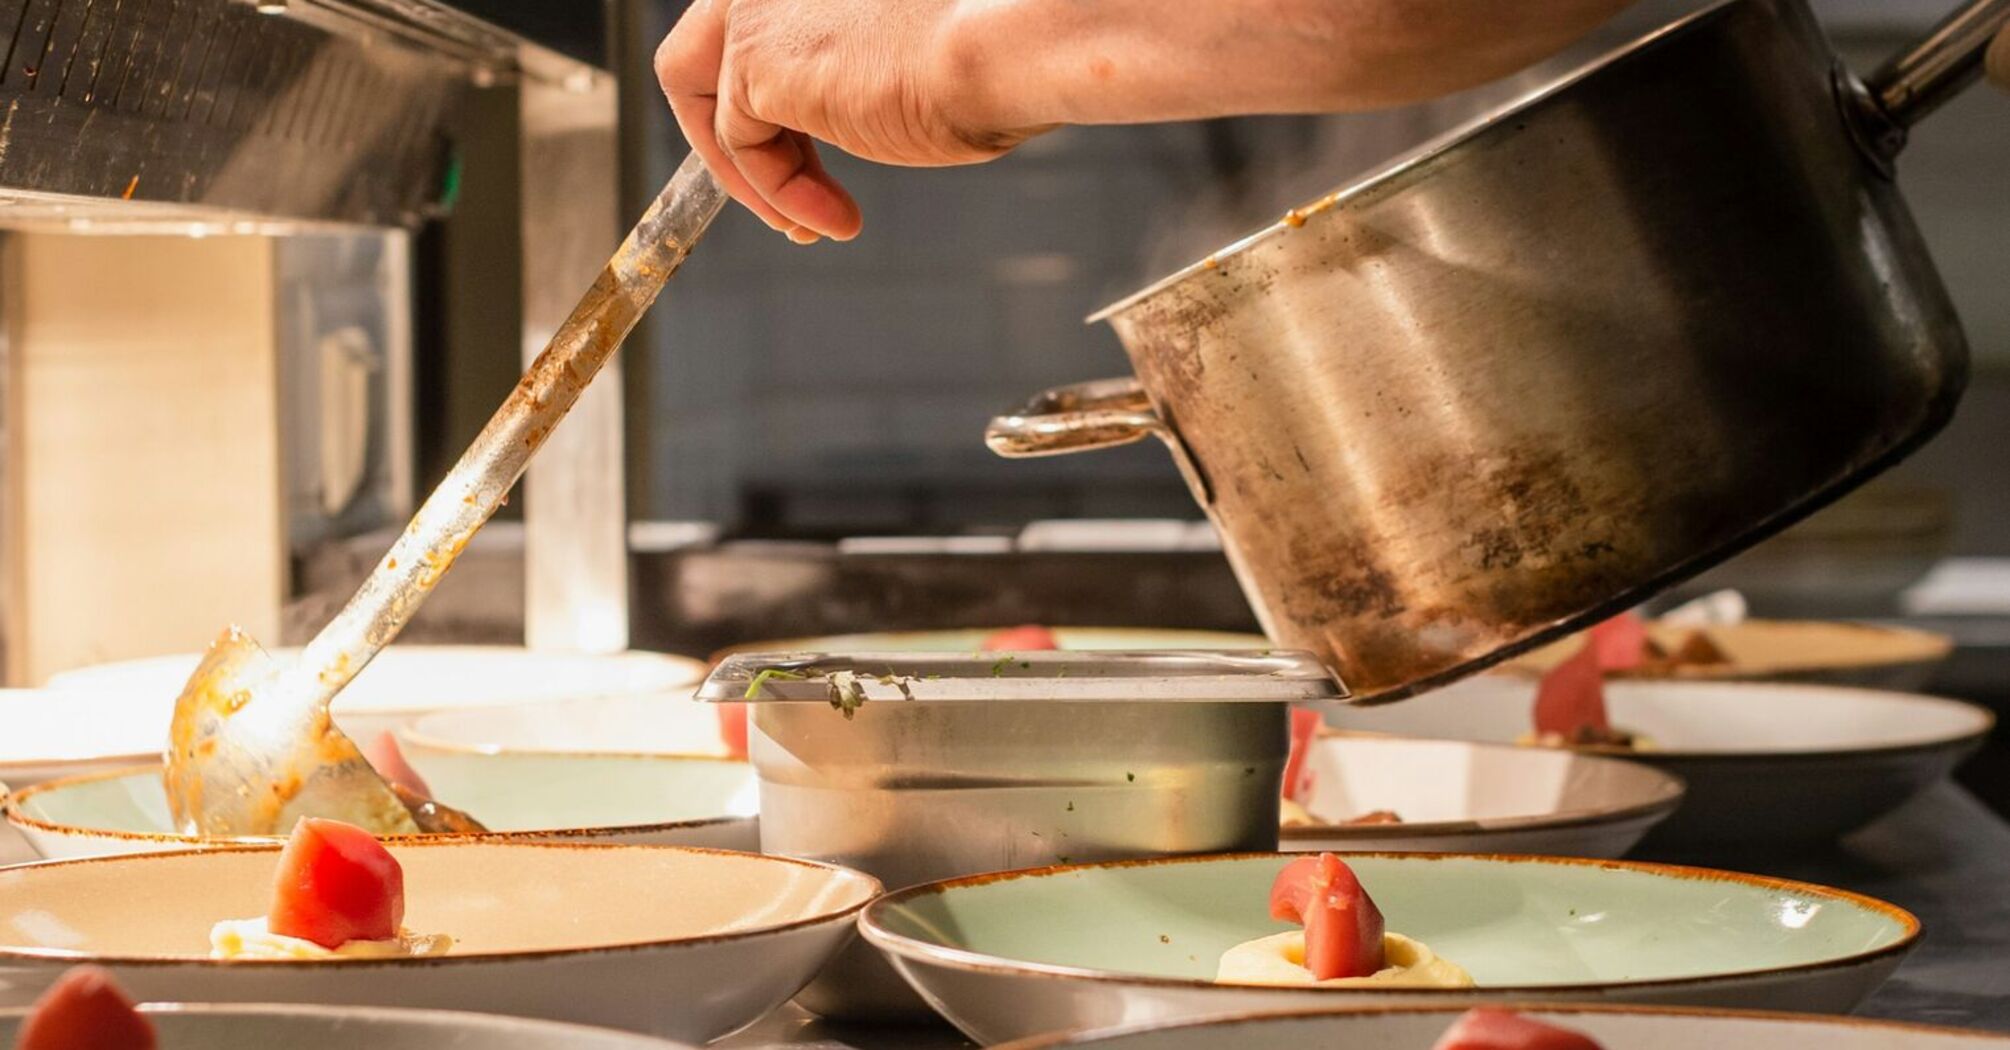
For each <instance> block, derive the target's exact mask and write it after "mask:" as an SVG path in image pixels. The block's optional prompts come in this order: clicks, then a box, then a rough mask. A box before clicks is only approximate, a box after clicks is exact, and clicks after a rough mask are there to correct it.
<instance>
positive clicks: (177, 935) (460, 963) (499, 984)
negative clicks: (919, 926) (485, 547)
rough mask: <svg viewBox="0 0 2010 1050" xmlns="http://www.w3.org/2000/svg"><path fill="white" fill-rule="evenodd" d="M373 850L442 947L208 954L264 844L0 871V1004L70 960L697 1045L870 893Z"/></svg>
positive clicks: (593, 856)
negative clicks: (397, 874)
mask: <svg viewBox="0 0 2010 1050" xmlns="http://www.w3.org/2000/svg"><path fill="white" fill-rule="evenodd" d="M389 854H390V855H391V856H392V857H394V858H395V859H396V861H397V863H398V865H399V867H400V870H401V873H402V875H401V879H402V885H403V889H404V896H405V901H406V906H405V909H404V913H403V916H402V917H401V919H400V920H399V921H398V922H397V925H398V926H399V927H401V928H404V929H408V930H410V931H412V932H413V933H414V934H417V935H445V936H447V937H449V938H451V941H452V943H451V945H449V946H448V947H447V949H446V950H445V952H444V954H433V955H397V956H394V957H388V958H383V957H379V958H352V957H334V958H319V959H299V958H285V959H259V958H242V957H235V958H228V959H219V958H213V957H212V956H211V952H212V950H213V946H212V940H211V935H212V932H213V931H214V930H215V929H216V927H217V924H218V923H222V922H241V921H243V920H246V919H250V918H253V917H259V916H268V917H269V916H270V914H271V913H272V910H273V904H274V900H275V895H274V894H275V891H274V873H275V870H277V868H278V866H279V862H280V858H281V851H280V850H279V849H278V848H277V847H266V848H233V849H223V850H213V851H207V852H184V853H156V854H146V855H136V856H124V857H106V858H97V859H91V860H81V861H61V862H52V863H47V864H38V865H30V866H27V867H21V868H13V869H7V870H4V871H0V1006H25V1005H27V1003H28V1002H29V1001H30V1000H31V999H32V998H33V997H34V996H36V995H38V994H39V993H40V992H41V990H42V989H43V988H45V987H46V986H47V985H48V984H50V983H51V982H53V981H54V980H55V979H56V978H57V977H58V976H59V975H60V973H61V972H62V971H63V970H64V969H66V968H68V967H69V966H72V965H75V964H77V963H82V962H88V963H95V964H98V965H101V966H103V967H105V968H106V969H108V970H109V971H111V972H112V974H113V975H114V976H115V977H116V978H117V980H118V981H119V982H120V983H121V984H122V985H123V986H124V987H125V988H126V989H127V990H128V991H129V992H130V993H131V994H132V996H133V997H134V998H136V999H139V1000H141V1001H167V1002H298V1003H350V1004H363V1005H371V1006H397V1007H430V1008H440V1009H455V1010H474V1011H480V1012H487V1013H497V1014H507V1015H514V1016H522V1017H537V1018H545V1019H551V1020H561V1021H571V1022H578V1023H588V1024H601V1025H608V1026H611V1027H616V1028H622V1029H627V1030H631V1031H639V1032H646V1033H650V1034H654V1035H659V1036H663V1037H666V1038H671V1039H679V1040H684V1041H688V1042H704V1041H707V1040H710V1039H713V1038H716V1037H718V1036H721V1035H724V1034H726V1033H728V1032H731V1031H734V1030H736V1029H738V1028H741V1027H743V1026H745V1025H747V1024H749V1023H751V1022H752V1021H754V1020H755V1019H757V1018H759V1017H760V1016H762V1015H764V1014H766V1013H767V1012H768V1011H770V1010H772V1009H774V1008H775V1007H776V1006H779V1005H780V1004H781V1003H783V1002H784V1001H786V1000H787V999H788V998H789V997H790V996H792V995H794V994H795V992H796V990H797V989H799V988H801V987H802V986H803V984H804V983H806V982H807V981H808V980H809V979H810V977H811V975H813V974H814V973H815V972H816V971H817V970H818V969H819V968H820V967H821V966H822V965H823V964H824V962H825V960H827V959H828V958H829V957H830V956H831V955H832V954H833V953H835V952H836V951H837V950H838V948H839V947H841V946H842V945H843V944H844V943H845V942H846V941H847V940H848V939H849V938H850V937H851V935H852V926H853V921H854V919H855V917H856V915H857V913H858V911H859V909H861V908H862V907H863V906H864V905H865V904H866V903H867V902H868V901H869V900H871V899H872V898H873V897H874V896H875V895H876V894H877V893H878V892H879V884H878V883H877V882H876V881H875V880H873V879H871V878H869V877H867V876H864V875H861V874H858V873H857V872H852V871H847V870H845V869H842V868H836V867H831V866H828V865H822V864H814V863H810V862H807V861H797V860H788V859H783V858H778V857H764V856H759V855H755V854H746V853H732V852H724V851H712V850H693V849H685V848H678V847H654V846H607V845H584V844H570V843H568V844H546V843H518V842H484V841H473V842H468V841H417V842H411V843H403V844H392V845H391V846H390V848H389ZM377 939H381V938H377Z"/></svg>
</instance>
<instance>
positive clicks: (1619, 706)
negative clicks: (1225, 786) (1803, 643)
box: [1326, 675, 1995, 846]
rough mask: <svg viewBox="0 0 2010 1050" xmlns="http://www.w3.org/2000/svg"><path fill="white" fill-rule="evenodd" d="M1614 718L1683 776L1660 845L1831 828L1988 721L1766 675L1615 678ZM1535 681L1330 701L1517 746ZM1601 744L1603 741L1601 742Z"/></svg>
mask: <svg viewBox="0 0 2010 1050" xmlns="http://www.w3.org/2000/svg"><path fill="white" fill-rule="evenodd" d="M1605 692H1606V703H1607V707H1608V709H1609V710H1610V712H1611V717H1612V721H1613V724H1614V725H1617V726H1619V727H1621V728H1624V729H1629V730H1633V731H1635V732H1639V733H1644V734H1645V735H1646V736H1647V737H1648V738H1649V740H1650V741H1651V743H1652V745H1653V746H1652V749H1650V750H1640V751H1629V752H1625V753H1624V754H1625V757H1626V758H1628V759H1629V760H1632V761H1636V762H1643V763H1646V764H1649V765H1652V766H1654V767H1655V768H1657V769H1661V770H1665V771H1667V772H1670V773H1673V774H1675V775H1676V776H1679V777H1681V778H1682V780H1683V781H1684V782H1685V783H1686V784H1687V785H1688V787H1689V793H1688V796H1687V798H1686V799H1685V800H1684V801H1683V804H1682V807H1681V808H1680V809H1679V810H1677V811H1676V813H1675V815H1674V816H1672V817H1670V818H1668V820H1666V821H1665V822H1663V823H1662V824H1661V825H1660V826H1659V827H1657V828H1655V829H1654V831H1653V836H1652V839H1653V841H1654V842H1656V843H1659V844H1663V845H1681V846H1688V845H1694V844H1698V843H1763V844H1774V845H1785V844H1795V843H1802V844H1804V843H1809V842H1818V841H1824V840H1827V839H1832V838H1835V837H1836V836H1838V835H1841V834H1843V833H1845V832H1847V831H1851V830H1853V829H1855V828H1858V827H1861V826H1863V825H1864V824H1867V823H1869V822H1870V821H1872V820H1875V819H1877V818H1878V817H1880V816H1882V815H1884V814H1885V813H1888V812H1890V811H1891V810H1893V809H1896V808H1898V806H1899V805H1900V804H1902V803H1904V802H1905V800H1906V799H1908V798H1911V797H1912V796H1913V795H1914V794H1917V793H1918V792H1919V791H1920V790H1921V789H1922V788H1925V787H1926V786H1927V785H1929V784H1932V783H1934V782H1935V781H1937V780H1939V779H1941V778H1943V777H1945V776H1947V774H1948V773H1949V772H1950V771H1952V770H1953V769H1954V767H1955V766H1956V765H1958V764H1960V762H1961V760H1962V759H1963V758H1966V757H1967V756H1968V755H1969V754H1970V753H1971V752H1973V751H1974V750H1975V748H1976V747H1978V746H1980V744H1981V742H1982V739H1983V738H1984V737H1985V736H1987V735H1988V734H1989V730H1990V728H1991V726H1992V725H1994V722H1995V718H1994V716H1993V715H1991V714H1990V713H1989V711H1988V710H1986V709H1984V708H1980V707H1976V706H1974V705H1972V704H1964V703H1961V702H1959V701H1955V700H1942V699H1939V698H1937V697H1930V696H1919V695H1916V694H1912V693H1887V692H1879V691H1874V690H1868V689H1850V688H1842V687H1837V686H1814V685H1793V684H1775V683H1766V682H1658V681H1656V682H1648V681H1616V682H1610V683H1607V685H1606V690H1605ZM1534 697H1535V685H1534V683H1532V682H1528V681H1525V680H1522V679H1517V678H1511V677H1506V676H1499V675H1482V676H1480V677H1478V678H1471V679H1467V680H1466V681H1464V682H1460V683H1457V684H1455V685H1452V686H1450V687H1448V688H1445V689H1441V690H1439V691H1437V692H1434V693H1427V694H1425V695H1423V696H1419V697H1415V698H1413V699H1410V700H1405V701H1403V702H1401V703H1396V704H1389V705H1386V706H1382V707H1373V708H1329V709H1328V711H1327V715H1326V717H1327V720H1328V721H1329V722H1331V723H1333V724H1334V725H1336V726H1338V727H1340V728H1342V729H1348V730H1357V731H1368V732H1380V733H1392V734H1397V735H1400V736H1409V737H1429V738H1440V739H1457V740H1473V741H1481V742H1492V743H1513V742H1514V741H1515V740H1516V739H1517V737H1519V736H1520V735H1521V734H1522V733H1524V732H1526V731H1527V730H1528V727H1529V711H1530V707H1531V705H1532V704H1533V702H1534ZM1596 750H1605V751H1609V749H1596Z"/></svg>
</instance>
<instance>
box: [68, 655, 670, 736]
mask: <svg viewBox="0 0 2010 1050" xmlns="http://www.w3.org/2000/svg"><path fill="white" fill-rule="evenodd" d="M298 652H299V650H297V649H275V650H273V654H274V655H275V656H279V657H282V658H290V657H292V656H294V655H296V654H297V653H298ZM199 659H201V657H200V655H199V654H194V653H184V654H181V655H178V656H161V657H154V658H151V659H145V660H128V661H123V662H120V663H109V664H99V665H96V666H94V667H84V668H79V669H77V670H74V671H65V672H63V673H61V674H58V675H55V676H53V677H51V678H50V679H49V686H50V687H51V688H53V689H59V690H62V689H88V690H91V691H93V692H95V693H99V694H111V695H118V696H123V697H130V698H146V699H145V700H138V699H135V700H133V701H131V702H133V703H139V704H144V703H146V702H147V701H148V700H151V701H152V702H153V703H154V704H157V705H158V707H157V708H154V709H151V710H152V711H157V712H158V713H157V714H152V713H148V714H147V715H146V717H142V718H139V720H138V725H139V726H142V727H143V726H146V725H148V724H155V723H157V724H158V725H159V727H160V729H159V733H158V735H159V736H160V737H162V738H165V737H166V735H167V724H168V718H169V716H170V715H171V714H172V713H173V711H174V700H175V697H176V696H178V695H180V694H181V688H182V686H183V684H185V683H186V682H187V681H188V676H189V674H190V673H191V672H193V671H194V670H195V665H196V661H198V660H199ZM704 677H705V665H704V664H703V663H702V662H700V661H697V660H693V659H691V658H689V657H685V656H672V655H669V654H667V653H644V652H624V653H609V654H605V655H588V654H580V653H547V652H532V651H531V650H528V649H523V648H518V647H514V646H501V645H496V646H485V645H407V646H396V647H393V648H390V649H387V650H385V651H384V652H383V653H382V654H380V655H379V656H378V657H377V658H376V659H375V660H372V661H371V662H370V666H368V667H366V668H364V669H363V673H361V674H359V675H357V676H356V680H355V681H354V682H351V683H350V684H349V686H348V687H347V688H345V689H343V690H342V692H341V693H340V694H339V695H338V696H336V698H335V704H334V710H335V718H336V721H338V722H340V723H341V724H342V728H343V729H344V730H346V731H347V732H348V733H349V734H350V735H351V736H354V737H356V738H358V739H367V738H370V737H374V736H376V735H377V734H378V733H380V732H384V731H387V730H393V729H396V728H398V727H399V726H400V725H403V724H404V723H405V722H408V721H410V720H411V719H412V718H414V717H416V716H418V715H420V714H424V713H425V712H428V711H437V710H445V709H450V708H460V707H493V706H497V705H504V704H525V703H538V702H546V701H552V700H567V699H578V698H582V697H593V696H638V695H639V696H665V695H670V694H674V693H678V692H679V691H681V690H685V689H687V688H688V687H690V686H692V685H694V684H696V683H697V682H698V680H699V679H702V678H704ZM138 710H141V711H148V710H149V709H146V708H139V709H138ZM159 749H160V744H159V743H158V742H156V743H155V744H154V745H153V747H152V750H154V751H158V750H159Z"/></svg>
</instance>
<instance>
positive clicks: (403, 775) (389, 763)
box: [363, 730, 433, 798]
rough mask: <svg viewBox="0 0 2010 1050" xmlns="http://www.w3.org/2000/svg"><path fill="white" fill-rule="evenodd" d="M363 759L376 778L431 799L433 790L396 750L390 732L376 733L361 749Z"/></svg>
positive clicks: (403, 755) (396, 739)
mask: <svg viewBox="0 0 2010 1050" xmlns="http://www.w3.org/2000/svg"><path fill="white" fill-rule="evenodd" d="M363 757H364V758H365V759H367V760H369V763H370V768H371V769H374V770H376V771H377V775H378V776H380V777H383V778H384V779H385V780H388V781H390V782H391V783H393V784H396V785H397V786H399V787H401V788H404V789H405V790H406V791H409V792H411V793H412V794H414V795H420V796H423V797H425V798H432V797H433V789H432V788H429V787H427V786H426V779H425V778H424V777H422V776H420V775H419V771H418V770H416V769H413V768H412V764H411V763H410V762H407V761H405V753H404V752H403V751H401V750H399V749H398V738H397V737H395V736H392V735H391V732H390V730H385V731H384V732H382V733H378V734H377V739H375V740H372V741H370V743H369V745H368V746H366V747H364V748H363Z"/></svg>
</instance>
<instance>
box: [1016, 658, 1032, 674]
mask: <svg viewBox="0 0 2010 1050" xmlns="http://www.w3.org/2000/svg"><path fill="white" fill-rule="evenodd" d="M1019 669H1020V670H1022V671H1031V670H1032V669H1033V661H1031V660H1021V661H1019Z"/></svg>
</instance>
